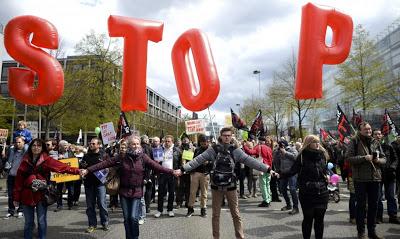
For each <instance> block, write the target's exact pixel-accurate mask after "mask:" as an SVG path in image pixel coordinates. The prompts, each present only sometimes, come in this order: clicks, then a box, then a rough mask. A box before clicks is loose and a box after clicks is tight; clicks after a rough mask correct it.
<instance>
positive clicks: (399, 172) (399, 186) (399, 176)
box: [391, 135, 400, 209]
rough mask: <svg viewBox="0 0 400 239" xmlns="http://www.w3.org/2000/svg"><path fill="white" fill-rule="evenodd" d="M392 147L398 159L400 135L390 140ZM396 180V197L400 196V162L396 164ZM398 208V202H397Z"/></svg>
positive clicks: (399, 158) (399, 155) (399, 154)
mask: <svg viewBox="0 0 400 239" xmlns="http://www.w3.org/2000/svg"><path fill="white" fill-rule="evenodd" d="M391 145H392V147H393V149H394V151H395V153H396V156H397V159H398V160H399V161H400V135H399V136H397V138H396V140H395V141H393V142H392V144H391ZM396 181H397V183H396V184H397V198H400V163H398V164H397V168H396ZM399 209H400V203H399Z"/></svg>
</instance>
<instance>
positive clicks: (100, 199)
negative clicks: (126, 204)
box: [85, 185, 108, 227]
mask: <svg viewBox="0 0 400 239" xmlns="http://www.w3.org/2000/svg"><path fill="white" fill-rule="evenodd" d="M85 194H86V207H87V209H86V215H87V217H88V220H89V227H96V226H97V216H96V201H97V205H98V207H99V210H100V221H101V225H103V226H104V225H107V224H108V212H107V205H106V187H105V186H104V185H99V186H92V185H90V186H87V185H85Z"/></svg>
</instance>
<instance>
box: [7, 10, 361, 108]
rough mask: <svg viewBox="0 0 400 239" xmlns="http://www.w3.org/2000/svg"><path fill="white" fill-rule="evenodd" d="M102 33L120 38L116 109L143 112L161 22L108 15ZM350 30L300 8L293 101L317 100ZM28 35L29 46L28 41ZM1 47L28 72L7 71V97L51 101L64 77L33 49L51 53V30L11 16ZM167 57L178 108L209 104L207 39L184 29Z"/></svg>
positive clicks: (342, 18) (339, 17)
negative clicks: (150, 48) (325, 69)
mask: <svg viewBox="0 0 400 239" xmlns="http://www.w3.org/2000/svg"><path fill="white" fill-rule="evenodd" d="M327 26H330V27H331V28H332V31H333V38H332V46H330V47H328V46H326V44H325V35H326V29H327ZM108 29H109V35H110V36H111V37H124V60H123V77H122V78H123V79H122V89H121V91H122V94H121V95H122V96H121V109H122V110H123V111H131V110H140V111H146V110H147V100H146V99H147V97H146V68H147V67H146V66H147V43H148V41H149V40H150V41H153V42H158V41H161V39H162V32H163V23H162V22H156V21H148V20H142V19H135V18H129V17H121V16H110V17H109V19H108ZM352 32H353V23H352V20H351V18H350V17H349V16H347V15H345V14H342V13H340V12H338V11H335V10H322V9H319V8H317V7H316V6H314V5H312V4H310V3H309V4H307V5H305V6H304V7H303V14H302V23H301V33H300V47H299V57H298V58H299V59H298V69H297V78H296V86H295V98H296V99H309V98H321V97H322V65H323V64H338V63H341V62H343V61H344V60H345V59H346V58H347V56H348V54H349V51H350V46H351V39H352ZM31 34H32V36H33V37H32V43H31V42H30V41H29V38H30V36H31ZM4 45H5V47H6V50H7V52H8V54H9V55H10V56H11V57H13V58H14V59H15V60H16V61H18V62H20V63H21V64H22V65H24V66H26V67H28V68H30V69H32V70H29V69H21V68H10V69H9V78H8V81H9V84H8V86H9V92H10V95H11V96H13V97H14V98H15V99H16V100H18V101H19V102H21V103H24V104H28V105H49V104H53V103H55V102H56V101H57V100H58V99H59V98H60V97H61V96H62V92H63V90H64V73H63V70H62V67H61V65H60V64H59V63H58V61H57V60H56V59H55V58H53V57H51V56H50V55H49V54H47V53H46V52H44V51H43V50H42V49H40V48H38V47H43V48H47V49H57V47H58V34H57V30H56V28H55V27H54V26H53V25H52V24H51V23H49V22H48V21H46V20H44V19H41V18H39V17H35V16H20V17H16V18H14V19H12V20H11V21H10V22H9V23H8V24H7V26H6V27H5V30H4ZM189 49H191V50H192V52H193V59H194V63H195V67H196V72H197V76H198V77H197V78H198V80H199V86H200V88H199V89H196V86H195V78H194V75H193V69H192V66H191V64H190V60H189ZM171 55H172V64H173V68H174V74H175V80H176V84H177V89H178V93H179V97H180V100H181V102H182V105H183V106H184V107H185V108H186V109H188V110H191V111H201V110H204V109H206V108H207V107H209V106H210V105H212V104H213V103H214V102H215V100H216V98H217V97H218V94H219V87H220V86H219V79H218V74H217V69H216V66H215V63H214V60H213V57H212V52H211V48H210V46H209V44H208V40H207V37H206V36H205V35H204V34H203V33H201V32H200V31H199V30H197V29H192V30H188V31H186V32H185V33H183V34H182V35H181V36H180V37H179V38H178V40H177V41H176V42H175V44H174V47H173V49H172V54H171ZM35 73H37V74H38V84H37V87H35V86H34V76H35ZM194 92H197V93H194Z"/></svg>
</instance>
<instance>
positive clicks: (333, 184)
mask: <svg viewBox="0 0 400 239" xmlns="http://www.w3.org/2000/svg"><path fill="white" fill-rule="evenodd" d="M328 191H329V200H332V201H334V202H335V203H338V202H340V194H339V175H337V174H333V175H332V176H331V177H330V178H329V184H328Z"/></svg>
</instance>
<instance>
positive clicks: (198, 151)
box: [192, 146, 211, 173]
mask: <svg viewBox="0 0 400 239" xmlns="http://www.w3.org/2000/svg"><path fill="white" fill-rule="evenodd" d="M207 149H208V147H207V148H202V147H201V146H199V147H197V148H196V149H195V150H194V155H193V158H196V157H197V156H199V155H200V154H202V153H203V152H204V151H206V150H207ZM209 166H211V163H209V162H206V163H203V164H202V165H200V166H199V167H197V168H195V169H194V170H192V172H193V173H194V172H198V173H209V171H210V170H211V168H210V167H209Z"/></svg>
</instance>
